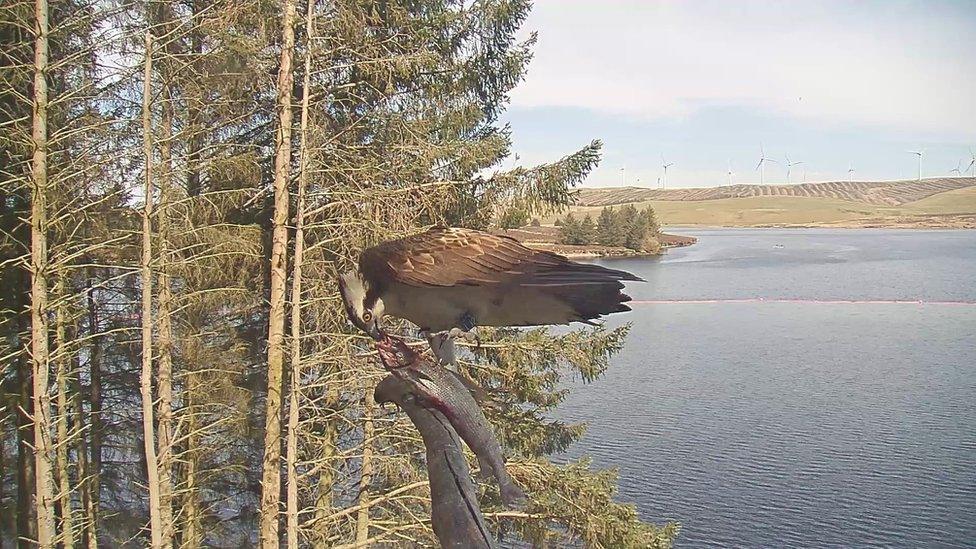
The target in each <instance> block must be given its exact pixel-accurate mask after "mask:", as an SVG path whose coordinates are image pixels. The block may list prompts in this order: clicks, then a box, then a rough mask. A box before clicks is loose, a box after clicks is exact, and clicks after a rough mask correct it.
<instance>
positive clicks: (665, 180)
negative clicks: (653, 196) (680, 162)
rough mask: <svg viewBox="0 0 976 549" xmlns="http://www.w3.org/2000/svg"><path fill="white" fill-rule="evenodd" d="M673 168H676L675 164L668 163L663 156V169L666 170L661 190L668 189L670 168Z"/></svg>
mask: <svg viewBox="0 0 976 549" xmlns="http://www.w3.org/2000/svg"><path fill="white" fill-rule="evenodd" d="M671 166H674V162H668V161H667V160H665V159H664V157H663V156H662V157H661V167H662V168H664V179H662V180H661V188H662V189H664V188H667V186H668V168H670V167H671Z"/></svg>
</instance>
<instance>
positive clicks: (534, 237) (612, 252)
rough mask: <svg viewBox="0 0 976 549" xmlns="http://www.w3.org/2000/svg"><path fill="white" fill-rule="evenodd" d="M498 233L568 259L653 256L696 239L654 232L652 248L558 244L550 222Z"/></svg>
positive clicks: (556, 230) (557, 237) (689, 244)
mask: <svg viewBox="0 0 976 549" xmlns="http://www.w3.org/2000/svg"><path fill="white" fill-rule="evenodd" d="M501 232H502V234H505V235H507V236H511V237H512V238H515V239H517V240H518V241H519V242H521V243H522V244H524V245H525V246H527V247H529V248H534V249H537V250H546V251H548V252H553V253H557V254H559V255H562V256H565V257H569V258H572V259H587V258H596V257H620V258H622V257H655V256H659V255H661V254H663V253H665V252H666V251H667V250H668V249H670V248H681V247H683V246H691V245H692V244H694V243H695V242H698V239H697V238H695V237H693V236H682V235H675V234H668V233H660V234H658V235H657V237H656V238H657V241H658V243H659V244H660V247H659V248H658V249H656V250H632V249H630V248H624V247H622V246H602V245H599V244H584V245H575V244H561V243H560V242H559V228H558V227H554V226H551V225H545V226H541V227H531V226H530V227H522V228H521V229H508V230H503V231H501Z"/></svg>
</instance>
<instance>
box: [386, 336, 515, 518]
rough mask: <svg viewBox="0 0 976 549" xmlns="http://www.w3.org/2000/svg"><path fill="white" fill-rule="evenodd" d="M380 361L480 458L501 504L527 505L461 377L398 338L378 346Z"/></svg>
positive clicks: (496, 440)
mask: <svg viewBox="0 0 976 549" xmlns="http://www.w3.org/2000/svg"><path fill="white" fill-rule="evenodd" d="M377 349H378V350H379V352H380V358H381V360H383V363H384V365H385V366H386V368H387V369H388V370H390V371H391V372H392V373H393V374H394V375H395V376H397V377H398V378H399V379H401V380H403V381H404V382H407V383H409V384H410V386H411V389H412V391H413V393H414V394H415V395H417V396H418V397H420V398H421V399H422V401H423V403H424V404H426V405H427V406H430V407H432V408H434V409H435V410H437V411H439V412H440V413H442V414H443V415H444V417H445V418H447V420H448V421H449V422H450V423H451V425H452V426H453V427H454V430H455V431H456V432H457V434H458V435H459V436H460V437H461V439H462V440H464V442H465V444H467V445H468V447H469V448H471V451H472V452H474V454H475V456H477V458H478V465H479V467H480V469H481V472H482V474H485V473H486V472H487V473H490V474H491V476H493V477H494V478H495V481H496V482H497V483H498V489H499V493H500V494H501V499H502V503H504V504H505V505H506V506H508V507H519V506H521V505H522V504H523V503H524V502H525V493H524V492H523V491H522V489H521V488H519V487H518V485H516V484H515V481H513V480H512V477H511V476H510V475H509V474H508V471H507V470H506V469H505V460H504V457H503V454H502V447H501V445H500V444H499V443H498V439H497V438H496V437H495V433H494V432H493V431H492V429H491V425H490V424H489V423H488V420H487V419H486V418H485V414H484V413H482V411H481V408H480V407H479V406H478V403H477V401H475V399H474V397H473V396H471V393H470V391H468V389H467V388H466V387H465V386H464V384H463V383H462V382H461V380H460V379H459V378H458V375H457V374H455V373H454V372H451V371H450V370H447V369H446V368H444V367H443V366H441V365H439V364H435V363H434V362H431V361H429V360H426V359H425V358H424V357H423V356H422V355H420V354H419V353H417V352H416V351H414V350H413V349H411V348H409V347H408V346H407V345H406V343H404V342H403V341H402V340H400V339H399V338H395V337H392V336H387V340H385V342H381V343H378V344H377Z"/></svg>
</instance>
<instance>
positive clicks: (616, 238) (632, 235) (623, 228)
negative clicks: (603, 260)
mask: <svg viewBox="0 0 976 549" xmlns="http://www.w3.org/2000/svg"><path fill="white" fill-rule="evenodd" d="M556 226H558V227H559V231H560V235H561V240H562V243H563V244H577V245H587V244H599V245H601V246H616V247H624V248H630V249H631V250H636V251H657V250H658V249H659V248H660V244H659V243H658V240H657V235H658V234H659V233H660V232H661V230H660V227H659V226H658V223H657V217H656V216H655V215H654V210H653V209H652V208H651V207H650V206H648V207H646V208H644V209H643V210H638V209H637V208H636V207H634V205H632V204H628V205H626V206H623V207H621V208H620V209H618V210H615V209H613V207H610V206H608V207H606V208H603V210H602V211H600V216H599V217H598V218H597V220H596V223H594V222H593V218H592V217H591V216H590V215H589V214H587V215H586V216H584V217H583V219H582V220H580V219H577V218H576V216H574V215H573V214H571V213H570V214H568V215H567V216H566V217H565V219H562V220H558V219H557V220H556Z"/></svg>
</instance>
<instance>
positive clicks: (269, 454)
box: [260, 0, 295, 548]
mask: <svg viewBox="0 0 976 549" xmlns="http://www.w3.org/2000/svg"><path fill="white" fill-rule="evenodd" d="M283 7H284V16H283V17H282V22H281V35H282V46H281V66H280V68H279V70H278V100H277V102H278V131H277V134H276V136H275V152H276V154H275V177H274V194H275V207H274V216H273V218H272V224H273V227H274V232H273V235H272V244H271V304H270V305H271V309H270V313H269V315H268V398H267V415H266V417H265V431H264V463H263V475H262V483H261V488H262V493H261V530H260V540H261V546H262V547H265V548H270V547H277V546H278V520H279V518H278V510H279V506H280V500H281V494H280V492H281V464H280V461H281V389H282V386H281V383H282V380H281V375H282V367H283V363H284V349H283V347H284V345H283V343H284V332H285V277H286V276H287V275H286V272H285V265H286V262H287V252H288V250H287V245H288V228H287V226H286V223H287V221H288V181H289V175H290V170H289V167H290V165H291V119H292V113H291V94H292V54H293V51H294V48H295V29H294V25H295V0H283Z"/></svg>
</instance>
